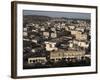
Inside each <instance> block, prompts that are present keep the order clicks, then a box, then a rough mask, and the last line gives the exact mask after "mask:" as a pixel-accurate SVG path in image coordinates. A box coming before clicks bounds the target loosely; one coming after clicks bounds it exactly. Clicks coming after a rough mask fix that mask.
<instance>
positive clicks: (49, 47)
mask: <svg viewBox="0 0 100 80" xmlns="http://www.w3.org/2000/svg"><path fill="white" fill-rule="evenodd" d="M45 45H46V50H47V51H53V50H55V51H56V50H58V48H57V47H55V45H56V42H49V41H48V42H47V41H46V42H45Z"/></svg>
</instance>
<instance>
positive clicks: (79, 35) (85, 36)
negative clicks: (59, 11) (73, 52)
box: [76, 34, 87, 40]
mask: <svg viewBox="0 0 100 80" xmlns="http://www.w3.org/2000/svg"><path fill="white" fill-rule="evenodd" d="M76 39H77V40H87V34H77V35H76Z"/></svg>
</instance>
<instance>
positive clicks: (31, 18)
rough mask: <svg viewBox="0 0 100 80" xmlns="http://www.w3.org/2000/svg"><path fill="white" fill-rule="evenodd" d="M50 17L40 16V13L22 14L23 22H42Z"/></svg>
mask: <svg viewBox="0 0 100 80" xmlns="http://www.w3.org/2000/svg"><path fill="white" fill-rule="evenodd" d="M50 19H51V17H48V16H42V15H24V16H23V21H24V23H31V22H39V21H40V22H44V21H48V20H50Z"/></svg>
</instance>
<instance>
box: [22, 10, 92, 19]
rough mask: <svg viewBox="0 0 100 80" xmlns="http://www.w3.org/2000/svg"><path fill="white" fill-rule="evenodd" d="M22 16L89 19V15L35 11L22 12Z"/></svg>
mask: <svg viewBox="0 0 100 80" xmlns="http://www.w3.org/2000/svg"><path fill="white" fill-rule="evenodd" d="M23 14H24V15H43V16H49V17H66V18H79V19H90V18H91V14H90V13H76V12H56V11H36V10H23Z"/></svg>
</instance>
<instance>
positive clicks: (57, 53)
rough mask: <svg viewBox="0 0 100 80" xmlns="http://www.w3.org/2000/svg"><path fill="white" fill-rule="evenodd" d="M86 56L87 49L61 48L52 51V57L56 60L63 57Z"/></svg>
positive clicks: (77, 57)
mask: <svg viewBox="0 0 100 80" xmlns="http://www.w3.org/2000/svg"><path fill="white" fill-rule="evenodd" d="M84 56H85V51H72V50H71V51H64V50H59V51H52V52H51V53H50V59H51V60H54V61H55V62H56V61H58V60H61V59H63V58H65V59H68V58H76V59H78V60H79V59H81V57H84Z"/></svg>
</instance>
